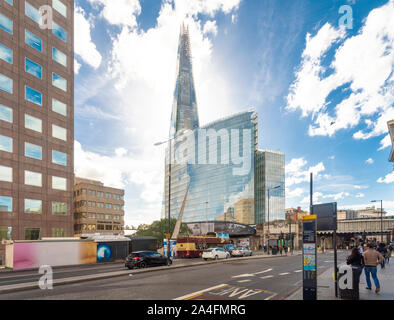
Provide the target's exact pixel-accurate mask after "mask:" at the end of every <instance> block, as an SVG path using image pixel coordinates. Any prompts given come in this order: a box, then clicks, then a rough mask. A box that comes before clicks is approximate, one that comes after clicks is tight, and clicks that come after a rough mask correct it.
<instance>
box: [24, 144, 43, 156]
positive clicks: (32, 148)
mask: <svg viewBox="0 0 394 320" xmlns="http://www.w3.org/2000/svg"><path fill="white" fill-rule="evenodd" d="M25 157H29V158H33V159H37V160H42V147H40V146H37V145H35V144H31V143H28V142H25Z"/></svg>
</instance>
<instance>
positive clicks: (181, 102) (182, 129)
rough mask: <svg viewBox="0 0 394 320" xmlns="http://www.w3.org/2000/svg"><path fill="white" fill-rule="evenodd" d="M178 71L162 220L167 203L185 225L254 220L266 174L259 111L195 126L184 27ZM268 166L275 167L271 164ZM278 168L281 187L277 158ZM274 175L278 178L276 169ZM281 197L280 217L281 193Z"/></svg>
mask: <svg viewBox="0 0 394 320" xmlns="http://www.w3.org/2000/svg"><path fill="white" fill-rule="evenodd" d="M177 72H178V77H177V84H176V90H175V94H174V105H173V112H172V118H171V131H170V141H171V147H168V148H167V150H166V165H165V170H166V174H165V186H164V198H163V212H162V215H163V218H164V217H168V211H169V203H170V216H171V217H172V218H178V217H179V215H180V213H182V214H183V215H182V222H186V223H192V222H196V223H197V222H223V221H224V222H228V223H230V222H231V223H240V224H246V225H254V224H256V213H257V211H256V210H255V207H256V204H261V203H264V201H265V200H264V193H256V188H258V186H257V184H256V182H258V181H261V183H260V184H263V177H261V176H259V175H260V174H263V172H265V171H261V170H260V171H259V170H257V168H258V167H261V164H260V163H259V161H260V160H263V159H265V158H264V157H258V156H259V152H258V149H257V146H258V133H257V127H258V126H257V124H258V117H257V114H256V113H255V112H254V111H253V110H248V111H245V112H240V113H238V114H235V115H232V116H229V117H226V118H223V119H220V120H217V121H214V122H212V123H210V124H207V125H205V126H202V127H200V126H199V120H198V112H197V102H196V92H195V87H194V81H193V73H192V61H191V49H190V40H189V33H188V29H187V28H184V27H182V28H181V35H180V44H179V50H178V70H177ZM170 159H171V162H170V161H169V160H170ZM259 159H260V160H259ZM269 159H271V158H269ZM283 161H284V158H283ZM169 163H171V165H169ZM274 163H275V164H276V162H275V161H274ZM270 167H272V168H274V170H276V169H275V168H276V167H275V165H273V166H271V162H270ZM279 167H280V168H282V167H283V177H280V179H281V181H283V186H284V164H283V166H282V162H280V165H279ZM170 170H171V174H170ZM267 171H268V166H267ZM272 174H273V177H275V178H276V177H277V176H278V174H279V172H276V171H275V172H273V173H272ZM170 177H171V179H169V178H170ZM169 193H170V202H169ZM256 195H257V197H256ZM282 196H283V215H284V193H283V192H282ZM273 203H274V202H273ZM278 208H279V206H277V207H275V210H276V211H275V212H277V211H278V210H279V209H278ZM259 214H260V215H261V213H259ZM261 220H262V218H260V220H259V221H261ZM211 231H213V230H211Z"/></svg>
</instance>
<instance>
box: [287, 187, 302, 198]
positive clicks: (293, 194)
mask: <svg viewBox="0 0 394 320" xmlns="http://www.w3.org/2000/svg"><path fill="white" fill-rule="evenodd" d="M304 193H305V190H304V189H302V188H295V189H294V190H291V191H290V190H286V198H297V197H300V196H301V195H302V194H304Z"/></svg>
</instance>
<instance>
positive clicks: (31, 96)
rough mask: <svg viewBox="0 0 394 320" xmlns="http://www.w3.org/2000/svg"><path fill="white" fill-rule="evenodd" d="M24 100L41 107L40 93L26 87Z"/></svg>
mask: <svg viewBox="0 0 394 320" xmlns="http://www.w3.org/2000/svg"><path fill="white" fill-rule="evenodd" d="M25 99H26V100H27V101H30V102H33V103H35V104H38V105H39V106H42V94H41V92H39V91H37V90H34V89H32V88H30V87H28V86H25Z"/></svg>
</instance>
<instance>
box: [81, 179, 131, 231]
mask: <svg viewBox="0 0 394 320" xmlns="http://www.w3.org/2000/svg"><path fill="white" fill-rule="evenodd" d="M74 181H75V185H74V234H75V236H83V237H85V236H89V235H92V234H104V235H106V234H110V235H119V234H123V230H124V190H122V189H115V188H110V187H106V186H104V184H103V183H102V182H100V181H95V180H89V179H83V178H78V177H75V180H74Z"/></svg>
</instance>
